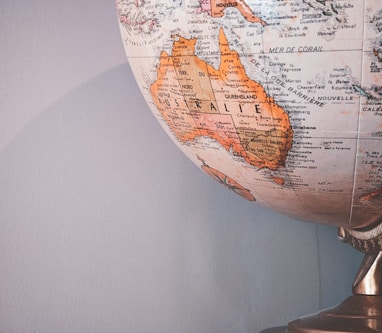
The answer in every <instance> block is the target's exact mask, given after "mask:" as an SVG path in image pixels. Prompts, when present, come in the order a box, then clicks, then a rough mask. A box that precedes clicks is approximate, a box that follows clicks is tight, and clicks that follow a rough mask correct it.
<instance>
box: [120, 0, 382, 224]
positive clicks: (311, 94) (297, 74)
mask: <svg viewBox="0 0 382 333" xmlns="http://www.w3.org/2000/svg"><path fill="white" fill-rule="evenodd" d="M117 10H118V18H119V23H120V30H121V35H122V39H123V43H124V46H125V50H126V54H127V58H128V62H129V64H130V66H131V69H132V71H133V73H134V76H135V79H136V81H137V83H138V85H139V87H140V89H141V91H142V94H143V96H144V97H145V99H146V101H147V103H148V105H149V106H150V108H151V110H152V111H153V113H154V115H155V116H156V118H157V119H158V121H159V122H160V124H161V125H162V127H163V128H164V130H165V131H166V132H167V133H168V134H169V136H170V137H171V138H172V139H173V141H174V142H175V143H176V144H177V145H178V146H179V148H180V149H181V150H182V151H183V152H184V153H185V154H186V155H187V156H188V157H189V158H190V159H191V160H192V161H193V162H194V163H195V164H197V165H198V166H199V167H200V168H201V169H202V170H204V171H205V172H206V173H207V174H208V175H209V176H211V177H212V178H214V179H216V180H217V181H218V182H220V183H222V184H223V185H224V186H226V187H227V188H229V189H231V190H233V191H234V192H236V193H237V194H239V195H241V196H242V197H243V198H245V199H247V200H249V201H253V202H257V203H259V204H261V205H263V206H265V207H268V208H270V209H274V210H277V211H279V212H282V213H285V214H288V215H290V216H293V217H295V218H298V219H301V220H304V221H311V222H315V223H325V224H329V225H333V226H341V227H348V228H365V227H369V226H372V225H374V224H375V223H377V222H380V221H381V217H382V86H381V82H382V1H381V0H357V1H354V0H299V1H290V0H266V1H264V0H246V1H243V0H240V1H236V0H161V1H157V0H117ZM131 112H141V111H140V110H131Z"/></svg>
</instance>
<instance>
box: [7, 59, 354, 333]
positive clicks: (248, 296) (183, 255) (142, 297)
mask: <svg viewBox="0 0 382 333" xmlns="http://www.w3.org/2000/svg"><path fill="white" fill-rule="evenodd" d="M0 187H1V189H2V191H1V197H0V212H1V213H0V214H1V215H0V220H1V224H0V228H1V230H0V235H1V236H0V238H1V241H0V253H1V256H0V266H1V271H2V274H1V276H0V331H4V332H11V331H14V332H26V331H36V332H72V333H73V332H92V333H94V332H134V333H139V332H158V331H161V332H182V333H187V332H190V333H191V332H220V333H221V332H227V333H228V332H256V331H259V330H260V329H263V328H266V327H270V326H275V325H283V324H285V323H286V321H288V320H291V319H293V318H295V317H296V316H301V315H303V314H307V313H309V312H313V311H317V310H318V307H319V306H320V305H322V304H326V303H327V302H330V304H332V303H331V302H332V301H338V302H339V301H340V299H341V298H342V297H344V295H343V293H345V294H347V293H348V290H349V291H350V284H351V281H352V279H353V272H354V270H355V269H356V266H357V264H354V263H353V261H354V255H355V254H354V252H353V251H352V250H351V249H350V247H346V246H344V245H341V244H338V243H337V241H336V235H335V233H336V232H335V230H334V229H331V228H327V227H317V226H315V225H311V224H307V223H301V222H298V221H295V220H292V219H290V218H287V217H284V216H281V215H279V214H276V213H273V212H269V211H268V210H266V209H263V208H261V207H259V206H254V204H253V203H249V202H246V201H245V200H243V199H241V198H240V197H238V196H236V195H235V194H233V193H231V192H228V191H226V190H224V189H223V188H222V187H221V186H220V185H219V184H217V183H215V182H213V181H212V180H210V179H209V177H208V176H205V175H204V174H202V172H201V171H200V170H198V168H195V167H194V166H193V165H192V164H191V163H190V162H189V161H188V160H187V159H186V158H185V157H184V156H183V155H182V154H181V153H180V151H178V150H177V149H176V148H175V146H174V144H173V143H172V142H171V141H170V140H169V139H168V137H167V136H166V135H165V134H164V132H163V131H162V130H161V129H160V126H159V124H158V123H157V122H156V121H155V119H154V117H153V116H152V114H151V112H150V111H148V110H147V106H146V104H145V102H144V101H143V98H142V97H141V95H140V92H139V91H138V89H137V88H136V85H135V84H134V82H133V80H132V74H131V72H130V69H129V68H128V66H127V65H124V66H121V67H118V68H115V69H113V70H111V71H109V72H107V73H105V74H104V75H101V76H100V77H98V78H96V79H94V80H92V81H90V82H88V83H87V84H85V85H83V86H81V87H80V88H78V89H77V90H75V91H73V92H71V93H70V94H69V95H67V96H66V97H65V98H63V99H62V100H60V101H58V102H57V103H56V104H55V105H53V106H52V107H50V108H48V109H47V110H46V111H45V112H44V113H42V114H40V116H39V117H38V118H36V119H34V121H33V122H31V123H30V124H29V125H28V126H27V127H25V128H24V130H23V131H22V132H21V133H19V135H18V136H17V137H16V138H15V139H14V140H13V142H12V143H11V144H10V145H8V146H7V147H6V148H5V149H4V150H3V151H2V152H1V154H0ZM317 230H318V232H317ZM317 239H318V241H317ZM317 245H318V247H317ZM318 258H319V259H318ZM357 260H358V258H357ZM319 265H320V266H319ZM333 267H335V271H334V273H333V270H332V268H333ZM330 270H331V271H330ZM329 271H330V272H329ZM319 277H321V282H320V281H319V280H318V279H319ZM329 280H332V281H331V282H330V285H336V283H339V284H337V285H338V287H336V288H334V289H333V288H332V289H330V290H331V291H333V292H332V293H330V294H325V293H322V291H321V290H320V283H321V285H323V286H326V285H329V282H328V281H329ZM332 282H333V283H332ZM291 300H292V301H291Z"/></svg>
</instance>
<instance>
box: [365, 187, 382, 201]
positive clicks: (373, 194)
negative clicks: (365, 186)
mask: <svg viewBox="0 0 382 333" xmlns="http://www.w3.org/2000/svg"><path fill="white" fill-rule="evenodd" d="M380 196H382V188H380V189H377V190H374V191H371V192H369V193H366V194H363V195H361V196H360V199H361V200H363V201H372V200H374V199H376V198H379V197H380Z"/></svg>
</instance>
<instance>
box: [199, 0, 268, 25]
mask: <svg viewBox="0 0 382 333" xmlns="http://www.w3.org/2000/svg"><path fill="white" fill-rule="evenodd" d="M199 2H201V1H199ZM201 8H202V10H206V11H207V12H208V13H209V15H210V16H211V17H222V16H224V11H225V10H226V8H236V9H237V10H239V12H240V13H241V14H242V15H243V16H244V18H245V19H246V20H247V21H248V22H251V23H260V24H261V25H266V22H264V21H263V20H262V19H261V18H259V17H258V16H257V15H255V14H254V13H253V12H252V10H251V8H250V7H249V6H248V5H247V3H246V2H245V1H243V0H209V1H203V3H201ZM207 8H208V10H207Z"/></svg>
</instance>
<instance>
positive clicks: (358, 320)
mask: <svg viewBox="0 0 382 333" xmlns="http://www.w3.org/2000/svg"><path fill="white" fill-rule="evenodd" d="M286 332H287V333H376V332H382V296H369V295H353V296H350V297H349V298H347V299H346V300H345V301H343V302H342V303H341V304H340V305H338V306H336V307H334V308H331V309H328V310H324V311H322V312H319V313H318V314H315V315H311V316H307V317H303V318H301V319H297V320H294V321H292V322H290V323H289V324H288V328H287V331H286Z"/></svg>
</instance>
